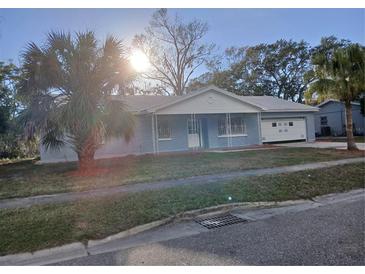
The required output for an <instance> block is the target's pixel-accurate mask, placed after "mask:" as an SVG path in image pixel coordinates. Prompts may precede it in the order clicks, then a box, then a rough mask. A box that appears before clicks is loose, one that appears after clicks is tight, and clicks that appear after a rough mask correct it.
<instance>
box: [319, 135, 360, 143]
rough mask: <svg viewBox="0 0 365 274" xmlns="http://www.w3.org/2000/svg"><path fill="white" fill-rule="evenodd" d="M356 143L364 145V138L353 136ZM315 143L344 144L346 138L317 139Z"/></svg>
mask: <svg viewBox="0 0 365 274" xmlns="http://www.w3.org/2000/svg"><path fill="white" fill-rule="evenodd" d="M354 139H355V142H356V143H365V136H354ZM317 141H325V142H341V143H346V142H347V139H346V137H319V138H317Z"/></svg>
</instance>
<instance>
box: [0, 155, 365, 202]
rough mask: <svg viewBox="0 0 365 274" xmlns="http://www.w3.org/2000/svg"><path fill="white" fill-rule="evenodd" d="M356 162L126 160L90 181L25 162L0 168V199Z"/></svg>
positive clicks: (62, 168)
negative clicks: (193, 177) (288, 167)
mask: <svg viewBox="0 0 365 274" xmlns="http://www.w3.org/2000/svg"><path fill="white" fill-rule="evenodd" d="M359 156H364V154H363V152H362V153H361V152H358V153H351V152H347V151H339V150H334V149H314V148H278V149H275V150H257V151H241V152H229V153H213V152H211V153H195V154H175V155H160V156H157V157H154V156H130V157H124V158H119V159H106V160H100V161H98V165H99V166H100V167H101V168H107V169H109V171H108V173H107V174H103V175H100V176H93V177H75V176H72V175H70V172H72V171H74V170H76V169H77V166H76V164H75V163H60V164H47V165H35V164H34V161H32V160H28V161H23V162H15V163H10V164H3V165H0V199H3V198H11V197H24V196H30V195H37V194H51V193H58V192H69V191H82V190H88V189H94V188H100V187H108V186H116V185H124V184H131V183H137V182H151V181H156V180H164V179H173V178H183V177H190V176H198V175H204V174H213V173H221V172H229V171H235V170H245V169H256V168H268V167H275V166H285V165H295V164H303V163H312V162H319V161H328V160H337V159H342V158H349V157H359Z"/></svg>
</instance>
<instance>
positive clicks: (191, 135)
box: [188, 119, 203, 148]
mask: <svg viewBox="0 0 365 274" xmlns="http://www.w3.org/2000/svg"><path fill="white" fill-rule="evenodd" d="M201 124H202V123H201V119H188V146H189V148H200V147H202V146H203V139H202V134H201V132H202V130H201V127H202V126H201Z"/></svg>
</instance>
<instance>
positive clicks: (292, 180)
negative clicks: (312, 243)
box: [0, 163, 365, 255]
mask: <svg viewBox="0 0 365 274" xmlns="http://www.w3.org/2000/svg"><path fill="white" fill-rule="evenodd" d="M364 173H365V172H364V164H363V163H360V164H351V165H350V164H349V165H343V166H337V167H331V168H326V169H320V170H310V171H301V172H296V173H290V174H281V175H265V176H258V177H245V178H241V179H237V180H233V181H231V182H227V183H225V184H213V185H210V186H209V187H208V186H206V185H205V186H189V187H186V186H184V187H175V188H172V189H165V190H159V191H150V192H143V193H136V194H128V195H119V196H114V197H108V198H103V199H102V198H100V199H92V200H84V201H80V202H76V203H65V204H59V205H43V206H33V207H31V208H27V209H9V210H1V211H0V239H1V241H0V255H5V254H10V253H17V252H25V251H34V250H37V249H42V248H47V247H53V246H57V245H61V244H66V243H70V242H74V241H86V240H88V239H97V238H103V237H106V236H108V235H110V234H114V233H117V232H120V231H123V230H126V229H129V228H131V227H134V226H137V225H141V224H144V223H148V222H152V221H155V220H159V219H162V218H165V217H168V216H172V215H175V214H177V213H181V212H183V211H187V210H192V209H198V208H204V207H208V206H214V205H219V204H225V203H229V202H228V197H229V196H231V197H232V198H233V199H232V201H231V202H254V201H283V200H290V199H301V198H309V197H313V196H317V195H322V194H326V193H333V192H341V191H346V190H351V189H354V188H362V187H364V175H365V174H364Z"/></svg>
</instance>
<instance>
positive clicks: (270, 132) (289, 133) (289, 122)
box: [261, 118, 307, 143]
mask: <svg viewBox="0 0 365 274" xmlns="http://www.w3.org/2000/svg"><path fill="white" fill-rule="evenodd" d="M261 135H262V142H264V143H265V142H280V141H292V140H306V139H307V130H306V123H305V119H304V118H294V119H290V118H287V119H263V120H262V121H261Z"/></svg>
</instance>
